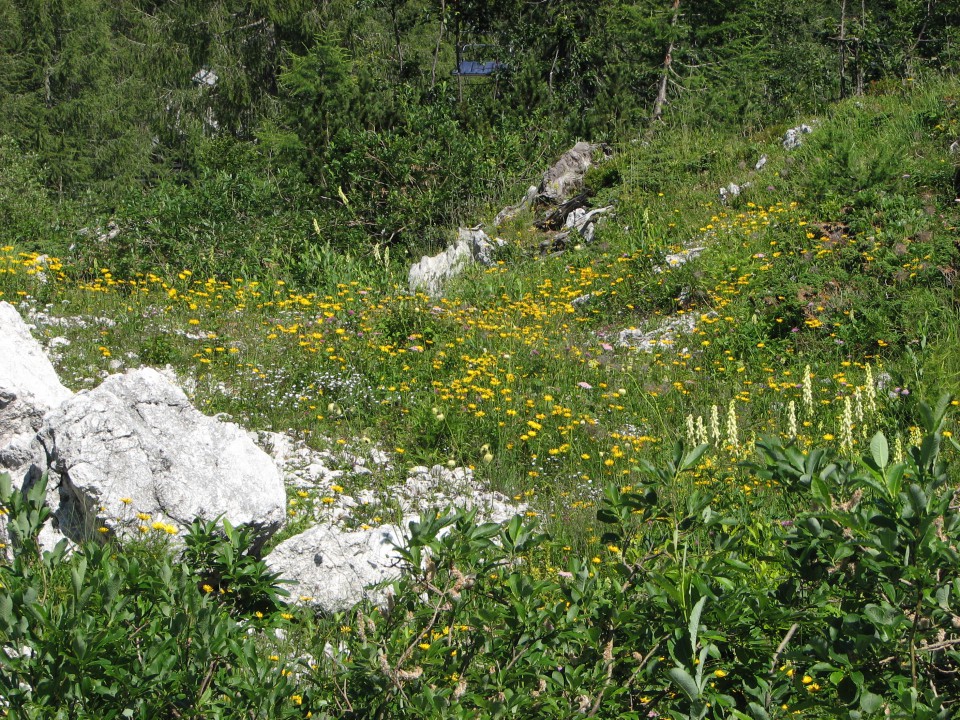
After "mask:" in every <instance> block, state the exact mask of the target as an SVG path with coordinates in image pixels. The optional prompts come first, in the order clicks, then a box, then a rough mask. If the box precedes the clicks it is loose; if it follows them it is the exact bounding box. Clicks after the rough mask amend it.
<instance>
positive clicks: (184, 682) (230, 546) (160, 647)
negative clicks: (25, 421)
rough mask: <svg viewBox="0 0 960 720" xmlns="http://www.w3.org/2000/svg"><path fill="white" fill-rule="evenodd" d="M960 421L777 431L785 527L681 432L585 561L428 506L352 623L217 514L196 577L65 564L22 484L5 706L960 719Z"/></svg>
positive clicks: (84, 553)
mask: <svg viewBox="0 0 960 720" xmlns="http://www.w3.org/2000/svg"><path fill="white" fill-rule="evenodd" d="M950 407H951V404H950V398H949V397H944V398H943V399H942V400H941V401H940V402H939V403H938V404H937V405H936V406H935V407H930V406H927V405H923V404H921V405H920V417H921V422H922V425H923V429H924V431H925V435H924V437H923V439H922V441H921V442H920V443H919V444H918V445H917V446H916V447H911V448H909V449H908V450H907V452H906V453H905V454H904V456H903V458H902V459H900V458H897V459H893V457H892V456H893V455H894V454H896V453H895V451H891V450H890V448H889V447H888V443H887V440H886V438H885V437H884V436H883V435H882V434H880V433H878V434H876V435H875V436H874V438H873V439H872V441H871V442H870V444H869V448H868V450H867V452H866V454H865V455H864V456H863V457H862V458H861V459H859V460H857V461H852V460H850V459H842V458H838V457H835V456H833V455H832V454H831V453H830V452H829V451H826V450H824V449H820V448H813V449H810V450H808V451H802V450H800V449H799V448H797V447H795V446H792V445H786V446H784V445H783V444H782V443H781V442H780V441H778V440H770V439H767V440H762V441H761V442H760V443H759V449H760V451H761V456H760V459H759V460H756V461H753V462H752V463H751V464H748V465H746V466H745V470H747V471H748V472H749V473H750V474H751V475H752V476H753V477H756V478H758V479H760V480H762V481H764V482H765V483H767V485H768V487H770V488H771V489H772V490H771V492H772V493H774V494H776V495H778V496H781V498H782V499H781V500H778V501H777V503H776V505H775V506H774V507H772V508H769V509H768V511H767V514H766V515H765V518H766V522H767V523H768V525H769V526H768V527H766V531H765V534H761V535H758V534H757V532H756V528H755V522H754V521H753V519H752V518H751V517H744V516H742V515H741V516H740V517H737V516H736V514H735V513H733V512H729V511H727V510H725V509H724V508H725V506H724V503H725V500H724V498H723V497H722V495H721V494H718V493H717V492H716V490H715V489H714V487H713V486H711V485H710V484H706V485H703V484H698V481H697V478H700V477H702V473H703V472H704V468H705V467H706V466H708V462H707V461H708V458H707V455H706V453H707V450H708V447H707V446H706V445H701V446H699V447H696V448H693V449H690V450H686V449H685V448H684V447H683V445H682V444H681V443H678V444H677V445H676V446H675V448H674V450H673V452H672V453H671V454H670V455H668V457H667V458H666V459H665V460H664V461H663V462H661V463H658V464H654V463H643V464H642V465H639V466H637V467H636V468H635V470H634V473H633V475H632V477H631V483H632V484H631V485H623V486H617V485H613V484H611V485H608V486H606V487H605V488H604V489H603V491H602V493H601V494H600V496H599V497H598V510H597V520H598V521H599V522H600V523H601V525H602V529H598V535H599V537H597V538H596V539H595V540H596V542H595V544H594V545H593V546H592V547H593V549H592V550H591V552H590V553H589V554H586V555H585V554H584V553H583V552H580V551H578V550H577V549H575V548H574V547H572V546H571V545H568V544H565V543H564V541H563V540H562V539H560V538H551V537H550V536H548V535H547V534H544V533H543V531H542V527H541V525H540V521H539V520H538V519H536V518H533V517H529V518H524V517H522V516H517V517H514V518H513V519H512V520H510V521H509V522H506V523H503V524H497V523H489V522H486V523H484V522H480V521H479V520H478V518H477V515H476V512H474V511H471V512H467V511H440V512H437V511H429V512H427V513H426V514H425V515H424V516H423V517H422V518H421V519H420V520H419V521H417V522H411V523H410V525H409V535H408V537H407V539H406V541H405V542H404V543H402V544H401V545H400V546H399V547H397V550H396V552H397V555H398V557H399V559H400V569H401V570H402V573H401V575H400V576H399V578H398V579H396V580H395V581H393V582H392V583H390V588H389V590H390V593H389V601H388V602H386V604H382V605H375V604H373V603H372V602H370V601H364V602H361V603H360V604H358V605H357V606H355V607H354V608H353V609H352V610H350V611H346V612H341V613H337V614H333V615H329V616H324V615H314V616H311V615H310V614H309V613H307V612H299V613H297V614H295V613H293V612H288V611H285V612H276V610H277V609H278V608H279V606H278V600H279V596H280V592H279V590H278V587H277V578H276V577H275V576H274V575H272V574H271V573H269V572H268V571H267V569H266V567H265V566H264V565H263V563H262V562H261V561H260V560H258V559H256V556H255V555H254V554H252V553H251V552H250V546H249V538H250V536H249V533H248V531H246V530H243V529H236V528H233V527H232V526H230V525H228V524H225V525H224V527H223V530H222V531H221V530H219V529H218V528H217V526H216V524H215V523H206V522H198V523H196V524H195V525H194V526H193V528H192V529H191V531H190V533H189V535H188V536H187V539H186V545H187V547H186V550H185V551H184V555H183V558H184V560H185V562H178V561H176V560H174V558H173V555H172V553H171V548H170V547H169V546H167V545H165V544H164V545H161V546H155V545H150V544H134V545H130V546H127V547H118V546H117V545H115V544H112V543H106V544H100V543H95V542H91V543H88V544H85V545H82V546H80V547H78V548H77V549H76V550H75V551H74V552H73V553H72V554H70V555H67V554H66V553H65V550H64V548H63V547H62V546H61V547H60V548H59V549H58V550H56V551H54V552H47V553H42V552H41V551H40V548H39V546H38V545H37V544H36V543H35V538H36V534H37V531H38V530H39V528H40V526H41V525H42V523H43V522H44V521H45V520H46V518H47V512H48V511H47V510H46V509H45V508H44V507H43V505H42V501H43V497H44V492H45V487H44V483H38V484H37V485H34V486H33V488H32V489H28V491H27V492H26V493H23V492H16V493H15V492H12V491H11V490H10V485H9V480H7V481H6V482H5V485H4V486H3V487H2V488H0V489H2V494H0V500H2V502H3V504H4V508H5V509H6V511H7V513H8V523H9V524H8V527H9V528H10V533H11V535H12V536H13V538H14V540H15V542H14V555H13V561H12V563H11V564H10V565H6V566H2V568H0V582H2V584H3V587H4V595H3V596H2V598H0V648H2V650H3V651H2V652H0V695H2V697H3V698H4V700H5V702H6V703H8V705H9V707H10V709H11V710H14V711H16V712H17V713H20V714H19V715H18V717H28V718H40V717H44V718H47V717H55V718H93V717H97V718H111V717H141V718H147V717H157V716H164V717H166V716H170V717H193V718H201V717H204V718H206V717H224V718H227V717H231V718H232V717H250V718H287V717H291V718H292V717H305V716H308V714H309V716H310V717H313V718H367V717H381V718H476V717H490V718H499V717H525V718H570V717H604V718H625V719H626V718H642V717H669V718H674V719H675V720H681V719H683V720H690V719H696V720H700V719H702V718H711V719H713V720H721V719H723V720H728V719H729V718H736V719H737V720H767V719H769V718H786V717H795V716H797V715H798V714H799V715H800V716H802V717H811V718H849V720H866V719H868V718H880V717H911V718H921V719H924V720H926V719H929V720H941V719H944V720H945V719H946V718H949V717H955V716H956V711H957V709H958V707H960V693H958V691H957V684H956V683H955V682H954V681H953V679H954V677H955V675H956V673H957V671H958V668H960V632H958V626H960V614H958V613H957V612H956V607H957V597H958V594H960V562H958V561H960V553H958V550H957V548H958V546H960V511H958V507H957V503H956V491H955V488H954V483H952V482H951V477H952V475H951V471H950V468H949V466H948V464H947V463H946V462H945V460H944V459H943V458H942V456H941V452H940V451H941V446H942V444H943V442H944V433H943V428H944V423H945V418H946V415H947V410H948V409H949V408H950ZM947 437H948V438H949V437H950V436H947ZM950 442H951V444H953V441H952V439H951V440H950ZM958 449H960V447H958ZM771 497H772V496H771ZM597 548H600V549H599V550H598V549H597ZM215 589H216V591H214V590H215ZM221 589H222V590H223V591H224V592H220V590H221ZM281 628H283V632H281V633H278V630H280V629H281ZM268 653H270V654H269V655H268ZM281 655H283V656H285V658H284V660H283V661H282V662H280V659H281V658H280V656H281ZM265 656H266V657H265ZM290 668H293V669H290Z"/></svg>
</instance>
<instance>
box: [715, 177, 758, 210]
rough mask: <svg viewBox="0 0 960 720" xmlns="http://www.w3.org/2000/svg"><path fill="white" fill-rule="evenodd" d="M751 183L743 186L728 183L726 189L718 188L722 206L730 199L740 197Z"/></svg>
mask: <svg viewBox="0 0 960 720" xmlns="http://www.w3.org/2000/svg"><path fill="white" fill-rule="evenodd" d="M751 184H752V183H748V182H745V183H743V185H737V184H736V183H733V182H732V183H730V184H729V185H727V186H726V187H722V188H720V192H719V194H720V202H721V203H722V204H724V205H726V204H727V202H729V200H730V198H735V197H738V196H739V195H740V193H742V192H743V191H744V190H746V189H747V188H748V187H750V186H751Z"/></svg>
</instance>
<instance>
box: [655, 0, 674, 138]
mask: <svg viewBox="0 0 960 720" xmlns="http://www.w3.org/2000/svg"><path fill="white" fill-rule="evenodd" d="M679 16H680V0H673V16H672V17H671V18H670V27H671V28H674V27H676V24H677V18H678V17H679ZM673 45H674V42H673V40H672V39H671V40H670V43H669V44H668V45H667V52H666V54H665V55H664V58H663V70H662V72H661V75H660V87H659V88H658V89H657V99H656V100H654V101H653V112H652V113H651V114H650V127H651V129H652V127H653V125H654V124H655V123H656V122H657V121H658V120H659V119H660V118H661V117H662V116H663V106H664V105H665V104H666V102H667V81H668V80H669V78H670V66H671V65H672V64H673Z"/></svg>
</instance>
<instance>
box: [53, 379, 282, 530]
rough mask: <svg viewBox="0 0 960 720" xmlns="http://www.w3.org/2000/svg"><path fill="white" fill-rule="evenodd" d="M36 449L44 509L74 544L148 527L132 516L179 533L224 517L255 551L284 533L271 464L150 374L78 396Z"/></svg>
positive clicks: (230, 428)
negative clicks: (44, 464) (104, 531)
mask: <svg viewBox="0 0 960 720" xmlns="http://www.w3.org/2000/svg"><path fill="white" fill-rule="evenodd" d="M38 439H39V440H40V442H41V443H42V445H43V448H44V450H45V451H46V455H47V458H48V460H49V464H50V486H49V489H48V494H47V502H48V503H49V504H50V506H51V509H52V510H53V514H54V517H55V519H56V521H57V523H58V525H59V529H60V531H61V532H63V533H64V534H65V535H67V536H68V537H70V538H72V539H75V540H76V539H80V538H81V537H83V536H85V535H87V534H89V533H92V532H95V531H96V529H97V528H99V527H108V528H110V529H112V530H113V531H115V532H118V533H122V532H123V530H124V529H125V528H126V527H129V526H136V525H137V524H140V523H142V522H144V521H143V520H139V521H138V520H137V519H136V517H135V514H136V513H144V514H146V515H148V516H149V517H150V521H152V522H162V523H165V524H168V525H169V524H172V525H173V526H175V527H177V528H181V529H182V528H184V527H186V526H188V525H189V524H190V523H191V522H192V521H193V520H194V519H195V518H197V517H201V518H206V519H213V518H216V517H218V516H221V515H223V516H224V517H226V518H227V519H228V520H229V521H230V522H231V523H233V524H234V525H249V526H252V527H254V528H256V529H258V531H259V532H258V535H259V538H260V540H261V542H262V541H264V540H266V539H267V538H268V537H269V536H270V535H272V534H273V533H274V532H276V530H277V529H279V528H280V526H281V524H282V523H283V519H284V510H285V505H286V498H285V494H284V488H283V482H282V480H281V478H280V475H279V473H278V472H277V469H276V467H275V466H274V464H273V462H272V460H271V459H270V457H269V456H268V455H267V454H266V453H264V452H263V451H262V450H260V449H259V448H258V447H257V446H256V445H255V444H254V443H253V441H252V440H251V439H250V438H249V437H248V435H247V434H246V433H245V432H244V431H243V430H242V429H241V428H240V427H238V426H237V425H234V424H233V423H225V422H220V421H219V420H216V419H215V418H210V417H207V416H205V415H203V414H202V413H200V412H199V411H198V410H196V409H195V408H194V407H193V406H192V405H191V404H190V401H189V400H188V399H187V397H186V395H184V393H183V391H182V390H180V388H178V387H176V386H175V385H173V384H172V383H171V382H170V381H169V380H167V379H166V378H165V377H164V376H163V375H161V374H160V373H159V372H157V371H156V370H152V369H148V368H144V369H140V370H132V371H130V372H128V373H126V374H124V375H113V376H111V377H109V378H107V379H106V380H105V381H104V382H103V383H102V384H101V385H100V386H99V387H97V388H95V389H94V390H91V391H89V392H82V393H78V394H77V395H75V396H73V397H72V398H71V399H70V400H69V401H67V402H65V403H63V404H62V405H60V406H59V407H58V408H57V409H55V410H53V411H52V412H50V413H49V414H48V415H47V416H46V418H45V419H44V423H43V427H42V428H41V430H40V433H39V435H38ZM125 499H126V500H127V501H126V502H125ZM150 521H147V524H149V522H150Z"/></svg>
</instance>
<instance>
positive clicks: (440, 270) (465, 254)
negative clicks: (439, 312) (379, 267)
mask: <svg viewBox="0 0 960 720" xmlns="http://www.w3.org/2000/svg"><path fill="white" fill-rule="evenodd" d="M494 250H495V246H494V244H493V243H492V242H490V238H489V237H487V234H486V233H485V232H484V231H483V230H481V229H479V228H472V229H466V228H460V230H459V232H458V233H457V241H456V242H455V243H454V244H453V245H450V246H449V247H448V248H447V249H446V250H444V251H443V252H441V253H439V254H437V255H432V256H428V255H424V256H423V257H422V258H421V259H420V262H418V263H417V264H416V265H414V266H413V267H411V268H410V273H409V275H408V277H407V280H408V284H409V286H410V292H417V291H418V290H420V291H423V292H425V293H427V294H428V295H432V296H439V295H442V294H443V286H444V285H445V284H446V283H447V282H448V281H449V280H451V279H452V278H454V277H456V276H457V275H459V274H460V273H462V272H463V271H464V270H465V269H466V268H467V267H468V266H469V265H470V264H471V263H473V262H479V263H481V264H483V265H492V264H493V262H494V260H493V255H494Z"/></svg>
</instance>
